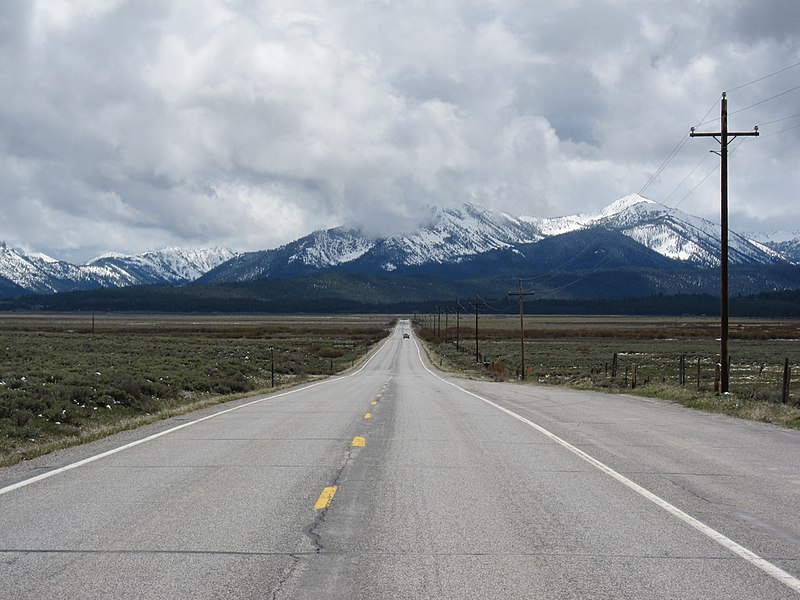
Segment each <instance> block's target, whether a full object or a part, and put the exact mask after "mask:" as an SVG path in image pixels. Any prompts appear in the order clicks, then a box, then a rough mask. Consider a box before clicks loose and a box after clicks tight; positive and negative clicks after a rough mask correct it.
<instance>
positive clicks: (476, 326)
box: [470, 297, 481, 363]
mask: <svg viewBox="0 0 800 600" xmlns="http://www.w3.org/2000/svg"><path fill="white" fill-rule="evenodd" d="M479 300H480V299H479V298H477V297H476V298H475V302H470V305H471V306H473V307H475V362H476V363H479V362H481V355H480V352H478V306H480V304H479V302H478V301H479Z"/></svg>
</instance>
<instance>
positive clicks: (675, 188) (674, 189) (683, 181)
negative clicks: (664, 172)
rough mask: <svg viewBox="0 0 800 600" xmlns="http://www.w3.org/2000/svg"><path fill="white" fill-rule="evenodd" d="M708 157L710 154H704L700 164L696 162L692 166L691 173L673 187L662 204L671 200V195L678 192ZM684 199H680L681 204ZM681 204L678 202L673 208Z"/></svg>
mask: <svg viewBox="0 0 800 600" xmlns="http://www.w3.org/2000/svg"><path fill="white" fill-rule="evenodd" d="M709 156H710V153H709V154H706V155H705V156H703V158H701V159H700V162H698V163H697V164H696V165H695V166H694V169H692V170H691V171H689V173H688V174H687V175H686V177H684V178H683V180H682V181H681V182H680V183H679V184H678V185H676V186H675V187H674V188H673V189H672V191H671V192H670V193H669V195H668V196H667V197H666V198H664V202H663V204H666V203H667V201H668V200H669V199H670V198H672V194H674V193H675V192H677V191H678V188H680V187H681V186H682V185H683V184H684V183H686V180H687V179H689V177H691V176H692V175H694V172H695V171H697V169H699V168H700V165H702V164H703V163H704V162H706V161H707V160H708V157H709ZM686 198H687V196H684V197H683V198H682V199H681V202H683V201H684V200H686ZM681 202H678V204H676V205H675V206H674V207H673V208H678V206H679V205H680V204H681Z"/></svg>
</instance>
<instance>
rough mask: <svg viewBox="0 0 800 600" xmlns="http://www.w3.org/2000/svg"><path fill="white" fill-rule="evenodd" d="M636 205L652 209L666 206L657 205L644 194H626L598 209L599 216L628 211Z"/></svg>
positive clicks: (609, 215) (638, 207)
mask: <svg viewBox="0 0 800 600" xmlns="http://www.w3.org/2000/svg"><path fill="white" fill-rule="evenodd" d="M634 207H636V208H637V209H645V210H649V209H653V208H659V207H660V208H666V207H664V206H662V205H659V204H658V203H657V202H655V201H653V200H650V199H649V198H645V197H644V196H640V195H639V194H628V195H627V196H624V197H622V198H620V199H619V200H615V201H614V202H612V203H611V204H609V205H608V206H606V207H605V208H604V209H603V210H601V211H600V215H599V217H601V218H602V217H611V216H613V215H617V214H619V213H623V212H627V211H630V210H631V209H632V208H634Z"/></svg>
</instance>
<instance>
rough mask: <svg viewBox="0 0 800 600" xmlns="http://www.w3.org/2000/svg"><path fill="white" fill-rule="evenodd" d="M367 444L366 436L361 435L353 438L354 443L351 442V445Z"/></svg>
mask: <svg viewBox="0 0 800 600" xmlns="http://www.w3.org/2000/svg"><path fill="white" fill-rule="evenodd" d="M366 445H367V440H366V438H364V437H361V436H360V435H357V436H356V437H354V438H353V443H352V444H351V446H366Z"/></svg>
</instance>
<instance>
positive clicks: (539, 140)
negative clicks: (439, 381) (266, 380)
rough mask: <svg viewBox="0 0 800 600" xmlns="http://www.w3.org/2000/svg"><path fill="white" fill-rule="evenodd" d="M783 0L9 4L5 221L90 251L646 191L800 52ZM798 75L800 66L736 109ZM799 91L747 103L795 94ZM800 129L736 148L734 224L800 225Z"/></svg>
mask: <svg viewBox="0 0 800 600" xmlns="http://www.w3.org/2000/svg"><path fill="white" fill-rule="evenodd" d="M762 5H763V7H762ZM759 6H760V7H762V8H763V10H760V12H758V13H757V14H756V13H754V12H753V9H752V5H751V3H749V2H745V1H741V2H733V1H731V2H727V3H725V6H724V7H720V8H715V7H711V6H706V5H704V4H701V3H696V2H690V1H688V0H686V1H682V2H672V3H663V2H634V1H632V0H629V1H622V0H620V1H610V0H609V1H608V2H593V3H585V2H559V3H550V2H548V3H544V2H529V1H526V2H513V1H509V2H502V3H485V2H402V3H400V2H388V1H387V2H367V1H363V2H303V1H299V2H296V1H293V2H280V1H277V2H267V1H264V2H261V1H252V2H247V1H239V2H229V1H223V0H202V1H197V2H179V1H177V0H176V1H167V0H162V1H159V2H150V1H132V0H131V1H125V0H94V1H91V0H46V1H38V2H32V1H17V0H11V1H8V2H4V3H3V6H2V7H1V8H0V64H2V69H0V188H1V190H2V191H0V193H1V194H2V199H3V215H4V216H3V219H2V221H1V222H0V239H2V240H5V241H7V242H8V243H10V244H11V245H15V246H21V247H26V248H28V249H31V250H39V251H45V252H48V253H50V254H53V255H54V256H57V257H59V258H66V259H71V260H78V259H88V258H89V257H90V256H92V255H93V254H96V253H99V252H102V251H106V250H111V249H114V250H120V251H127V252H136V251H143V250H147V249H151V248H155V247H161V246H167V245H196V246H207V245H216V244H224V245H228V246H230V247H232V248H234V249H237V250H254V249H262V248H268V247H274V246H276V245H279V244H281V243H284V242H287V241H289V240H291V239H294V238H296V237H299V236H301V235H304V234H306V233H308V232H310V231H311V230H313V229H317V228H322V227H331V226H335V225H339V224H344V225H348V226H354V227H361V228H362V229H364V230H365V231H368V232H370V233H374V234H384V233H392V232H398V231H404V230H408V229H411V228H413V227H414V226H416V225H417V224H418V223H419V222H421V221H422V220H424V219H427V218H428V216H429V212H428V210H427V208H426V207H429V206H431V205H442V206H447V205H453V204H456V203H460V202H464V201H473V202H477V203H480V204H483V205H486V206H489V207H493V208H497V209H501V210H506V211H508V212H511V213H516V214H531V215H540V216H555V215H558V214H568V213H573V212H581V211H587V210H593V209H596V208H599V207H600V206H602V205H605V204H608V203H610V202H611V201H613V200H615V199H616V198H618V197H621V196H623V195H625V194H627V193H630V192H635V191H638V190H639V189H640V188H641V187H642V186H643V185H644V183H645V182H646V181H647V180H648V179H649V177H650V176H651V175H652V174H653V173H654V172H655V170H656V169H657V168H658V166H659V164H660V163H661V161H662V160H663V159H664V158H665V157H666V156H667V155H668V154H669V152H670V150H671V149H672V148H673V147H674V144H675V143H676V142H678V141H679V140H680V139H681V137H682V136H683V135H685V134H686V132H687V131H688V128H689V127H690V126H692V125H696V124H697V120H698V119H699V118H700V117H701V116H702V115H703V113H704V112H705V111H706V109H708V108H709V106H712V107H713V103H714V102H715V100H716V99H717V98H718V97H719V93H720V91H722V90H723V89H725V86H735V85H738V84H741V83H745V82H748V81H751V80H753V79H755V78H757V77H758V76H761V75H764V74H767V73H772V72H774V71H776V70H778V69H780V68H782V67H785V66H787V65H791V64H794V63H797V62H800V44H799V42H800V34H798V32H797V31H796V28H792V27H788V26H787V21H789V20H791V19H794V21H793V22H795V23H796V22H797V17H798V14H797V12H798V9H797V8H796V3H794V2H788V1H787V2H777V1H776V2H766V3H760V4H759ZM723 8H724V10H723ZM720 19H724V21H725V23H726V24H727V29H726V31H725V32H724V34H723V33H722V32H720V30H719V28H718V27H716V25H715V23H718V22H719V20H720ZM798 84H800V69H795V70H789V71H787V72H786V73H784V74H781V75H780V76H775V77H772V78H769V79H767V80H765V81H763V82H760V83H757V84H754V85H751V86H748V87H745V88H742V89H741V90H739V91H737V92H732V93H731V105H732V108H735V106H740V107H745V106H748V105H750V104H753V103H755V102H758V101H759V100H760V99H763V98H767V97H769V96H772V95H774V94H777V93H779V92H782V91H783V90H786V89H789V88H791V87H792V86H793V85H798ZM797 98H798V95H797V94H795V95H792V94H787V95H785V96H783V97H781V98H779V99H776V100H774V101H772V102H768V103H765V104H763V105H759V106H756V107H753V108H752V109H751V110H748V111H747V112H743V113H742V114H741V115H735V116H732V119H735V120H736V123H737V125H738V126H740V127H748V128H749V127H751V126H752V125H753V124H755V123H758V122H759V121H760V122H768V121H770V120H773V119H775V118H777V117H783V116H788V115H791V114H793V113H797V109H796V108H793V107H796V106H797ZM713 110H716V109H713ZM713 117H714V112H713V111H712V113H711V117H710V118H713ZM740 119H741V120H740ZM793 124H796V121H791V120H788V121H785V122H781V123H778V124H776V125H775V126H774V129H773V131H778V129H780V128H784V127H787V126H791V125H793ZM708 126H709V127H713V126H714V123H710V124H709V125H708ZM764 133H765V134H766V133H768V132H767V131H766V128H765V130H764ZM797 141H798V135H797V131H796V130H795V131H786V132H782V133H781V135H775V136H772V137H769V138H767V137H766V135H765V137H764V138H763V139H759V140H758V141H757V142H749V143H748V144H747V145H746V146H744V147H743V148H742V149H741V150H739V151H738V155H739V156H736V157H735V158H733V157H732V160H736V161H737V162H736V170H735V173H733V174H732V189H735V190H736V192H735V196H736V199H738V202H734V203H732V212H733V215H734V216H733V225H734V226H737V225H738V226H739V227H740V228H743V227H744V228H747V229H758V228H762V229H769V228H775V226H776V225H777V224H778V223H780V224H781V226H783V227H786V226H789V227H793V228H798V227H800V212H799V210H800V209H798V208H797V206H798V203H797V196H796V192H795V190H797V189H798V187H799V186H798V184H799V183H800V181H799V180H798V175H797V173H796V171H797V170H796V168H795V167H794V165H796V164H797V160H798V149H797V148H798V145H797ZM710 149H712V148H711V146H709V145H708V144H704V143H703V142H699V141H693V142H691V143H689V144H687V145H686V148H685V149H684V150H683V151H682V153H681V154H680V156H678V157H677V158H676V160H674V161H673V163H671V165H670V169H669V170H667V171H665V172H664V173H663V174H662V176H661V177H660V178H659V179H658V180H657V181H656V182H654V183H653V185H652V186H650V188H648V190H647V195H649V196H651V197H653V198H654V199H656V200H664V199H665V198H667V197H669V198H670V202H671V203H672V204H674V203H675V202H676V201H679V200H680V199H681V198H682V197H683V196H684V194H685V193H686V191H689V190H690V189H691V187H692V186H693V185H695V184H696V183H697V182H698V181H699V180H700V178H701V177H702V176H703V175H705V172H704V171H702V170H700V171H698V172H697V174H696V175H694V176H693V177H691V178H689V179H687V181H686V182H685V183H684V184H683V187H681V188H680V190H679V191H678V192H677V193H673V194H672V195H671V196H669V194H670V192H671V191H672V190H673V189H674V188H675V186H676V185H678V184H679V182H680V181H681V179H682V178H683V177H684V176H685V175H686V174H687V173H688V172H689V170H690V169H691V168H692V166H693V165H694V164H695V163H696V161H698V160H700V159H701V158H702V157H703V155H704V154H706V153H708V151H709V150H710ZM706 165H708V167H709V168H710V167H712V166H713V162H712V161H707V162H706ZM716 202H717V191H716V189H715V187H714V184H713V178H712V180H711V182H709V183H707V184H704V185H703V186H701V187H698V189H697V190H696V191H695V192H694V194H693V195H692V196H691V203H692V206H691V211H692V212H695V213H696V214H701V215H703V216H708V217H710V218H714V215H715V214H716V213H715V211H716ZM684 208H686V206H684Z"/></svg>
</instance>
